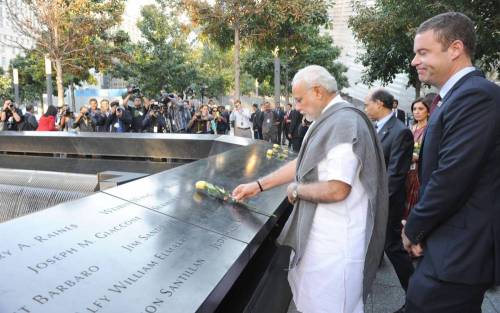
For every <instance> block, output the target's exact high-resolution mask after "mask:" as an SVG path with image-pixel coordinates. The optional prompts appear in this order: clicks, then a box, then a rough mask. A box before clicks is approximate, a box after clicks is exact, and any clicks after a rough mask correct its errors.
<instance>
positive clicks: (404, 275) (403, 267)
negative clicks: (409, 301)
mask: <svg viewBox="0 0 500 313" xmlns="http://www.w3.org/2000/svg"><path fill="white" fill-rule="evenodd" d="M403 209H404V208H403V207H402V208H401V209H400V210H399V209H398V210H397V211H395V210H394V209H393V208H390V209H389V221H388V223H387V233H386V238H385V247H384V251H385V254H386V255H387V257H388V258H389V260H390V261H391V263H392V266H393V267H394V270H395V271H396V275H397V276H398V279H399V282H400V283H401V287H403V289H404V290H405V291H406V290H407V289H408V281H409V280H410V276H411V275H412V274H413V271H414V268H413V264H412V262H411V258H410V255H409V254H408V252H406V250H405V249H404V248H403V240H402V239H401V229H402V228H403V226H402V225H401V219H402V218H403Z"/></svg>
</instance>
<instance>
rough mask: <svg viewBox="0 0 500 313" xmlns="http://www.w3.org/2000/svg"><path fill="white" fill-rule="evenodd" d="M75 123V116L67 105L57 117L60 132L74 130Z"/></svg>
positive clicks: (61, 108)
mask: <svg viewBox="0 0 500 313" xmlns="http://www.w3.org/2000/svg"><path fill="white" fill-rule="evenodd" d="M74 123H75V115H74V114H73V112H71V109H70V108H69V106H68V105H67V104H65V105H63V106H62V107H60V108H59V112H58V116H57V123H56V124H57V125H58V126H59V130H61V131H68V130H70V129H73V124H74Z"/></svg>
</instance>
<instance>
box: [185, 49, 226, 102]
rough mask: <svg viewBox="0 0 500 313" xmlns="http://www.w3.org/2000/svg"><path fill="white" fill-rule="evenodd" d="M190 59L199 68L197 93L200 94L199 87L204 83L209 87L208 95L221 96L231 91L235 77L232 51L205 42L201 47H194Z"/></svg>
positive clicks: (196, 83)
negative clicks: (232, 65)
mask: <svg viewBox="0 0 500 313" xmlns="http://www.w3.org/2000/svg"><path fill="white" fill-rule="evenodd" d="M190 59H191V62H193V63H194V64H195V66H196V68H197V69H198V81H197V82H195V85H196V88H195V89H196V91H197V94H200V92H201V90H199V87H200V86H202V85H206V86H207V87H208V88H207V90H206V95H207V96H208V97H219V96H221V95H225V94H227V93H228V92H229V91H230V89H231V87H232V83H233V79H234V73H233V72H232V70H231V62H232V55H231V51H223V50H222V49H221V48H220V47H218V46H217V45H216V44H210V43H205V44H203V45H202V46H201V47H200V48H199V49H193V51H192V53H191V57H190Z"/></svg>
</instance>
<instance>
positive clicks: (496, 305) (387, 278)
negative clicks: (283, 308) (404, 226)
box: [288, 257, 500, 313]
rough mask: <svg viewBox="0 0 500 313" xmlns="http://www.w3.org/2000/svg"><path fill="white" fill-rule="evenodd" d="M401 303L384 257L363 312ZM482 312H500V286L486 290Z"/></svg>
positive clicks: (388, 310)
mask: <svg viewBox="0 0 500 313" xmlns="http://www.w3.org/2000/svg"><path fill="white" fill-rule="evenodd" d="M403 303H404V291H403V289H402V288H401V286H400V285H399V281H398V278H397V276H396V273H395V272H394V269H393V267H392V264H391V263H390V262H389V260H388V259H387V257H386V258H385V259H384V262H383V264H382V266H381V268H380V269H379V271H378V273H377V278H376V279H375V283H374V285H373V289H372V294H371V295H370V297H369V298H368V300H367V302H366V306H365V313H392V312H394V311H396V310H397V309H399V308H400V307H401V306H402V305H403ZM288 313H297V311H296V309H295V308H294V306H293V305H291V306H290V308H289V310H288ZM457 313H466V312H457ZM483 313H500V288H497V289H496V290H490V291H488V292H487V294H486V297H485V299H484V302H483Z"/></svg>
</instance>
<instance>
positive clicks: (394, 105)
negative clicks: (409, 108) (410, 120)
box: [392, 99, 406, 125]
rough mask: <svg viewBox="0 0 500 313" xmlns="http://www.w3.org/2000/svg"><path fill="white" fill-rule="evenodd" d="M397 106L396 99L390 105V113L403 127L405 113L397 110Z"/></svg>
mask: <svg viewBox="0 0 500 313" xmlns="http://www.w3.org/2000/svg"><path fill="white" fill-rule="evenodd" d="M398 106H399V101H398V99H394V102H393V103H392V112H394V115H396V117H397V118H398V120H400V121H401V122H403V124H404V125H406V113H405V111H403V110H401V109H400V108H398Z"/></svg>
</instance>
